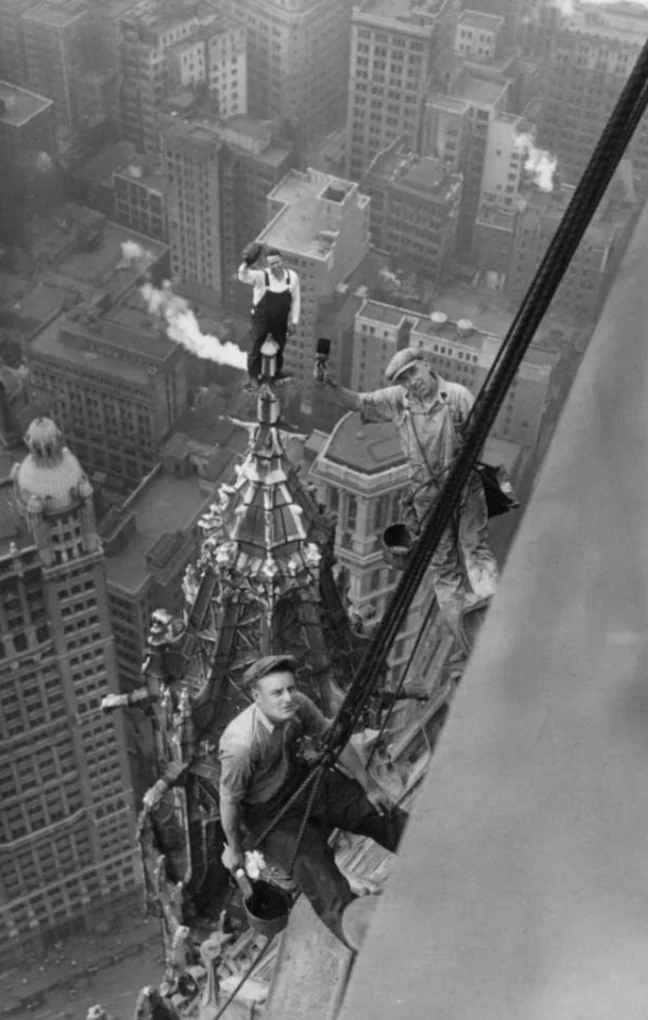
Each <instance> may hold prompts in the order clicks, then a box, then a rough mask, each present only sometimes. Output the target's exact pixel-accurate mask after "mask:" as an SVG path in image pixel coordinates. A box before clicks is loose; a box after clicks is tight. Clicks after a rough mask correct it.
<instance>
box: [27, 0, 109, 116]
mask: <svg viewBox="0 0 648 1020" xmlns="http://www.w3.org/2000/svg"><path fill="white" fill-rule="evenodd" d="M22 30H23V36H24V46H25V84H26V85H28V86H29V88H32V89H33V90H34V91H35V92H38V93H40V94H41V95H44V96H47V97H48V98H49V99H53V100H54V113H55V115H56V119H57V121H58V122H59V123H60V124H62V125H64V126H65V127H67V128H77V127H78V126H79V122H80V119H81V116H82V105H83V97H82V95H81V87H82V85H81V76H82V73H83V71H84V70H85V69H86V68H91V67H92V66H93V64H94V65H95V66H97V65H96V61H97V60H99V59H100V52H99V45H98V37H97V35H96V32H95V29H94V25H93V22H92V19H91V16H90V12H89V10H88V7H87V5H86V3H85V0H62V2H61V3H56V4H51V3H42V4H39V5H38V6H36V7H32V8H30V9H29V10H27V12H26V13H25V14H23V16H22Z"/></svg>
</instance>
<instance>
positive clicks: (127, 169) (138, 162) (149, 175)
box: [115, 153, 164, 193]
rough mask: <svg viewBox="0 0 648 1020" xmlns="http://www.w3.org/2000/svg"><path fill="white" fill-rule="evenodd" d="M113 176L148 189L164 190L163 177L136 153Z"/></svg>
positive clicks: (143, 157)
mask: <svg viewBox="0 0 648 1020" xmlns="http://www.w3.org/2000/svg"><path fill="white" fill-rule="evenodd" d="M115 177H119V178H120V179H121V180H125V181H132V182H133V183H135V184H139V185H141V187H143V188H147V189H148V190H149V191H159V192H160V193H163V192H164V177H163V176H162V174H161V173H159V172H158V171H157V170H156V169H155V168H154V167H153V166H152V165H151V163H150V161H149V160H147V159H146V157H145V156H141V155H139V154H138V153H136V154H135V155H134V156H133V159H131V160H130V161H129V162H128V164H127V165H126V166H123V167H121V169H119V170H118V171H117V172H116V174H115Z"/></svg>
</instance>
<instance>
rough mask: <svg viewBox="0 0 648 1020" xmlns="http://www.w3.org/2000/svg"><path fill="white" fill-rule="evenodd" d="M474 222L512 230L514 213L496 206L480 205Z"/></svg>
mask: <svg viewBox="0 0 648 1020" xmlns="http://www.w3.org/2000/svg"><path fill="white" fill-rule="evenodd" d="M475 222H476V223H482V224H486V225H487V226H489V227H500V228H502V229H504V230H511V231H512V230H513V228H514V226H515V213H514V212H507V211H506V210H505V209H498V208H497V206H492V205H482V206H480V207H479V212H478V213H477V219H476V221H475Z"/></svg>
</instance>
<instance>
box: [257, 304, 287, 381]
mask: <svg viewBox="0 0 648 1020" xmlns="http://www.w3.org/2000/svg"><path fill="white" fill-rule="evenodd" d="M287 332H288V316H287V315H285V316H284V315H281V314H280V315H268V314H267V313H264V312H263V311H261V312H257V311H256V309H255V311H254V312H253V313H252V326H251V329H250V339H251V347H250V352H249V354H248V374H249V376H250V379H258V378H259V377H260V375H261V363H262V359H261V348H262V346H263V344H264V342H265V340H266V337H267V336H271V337H272V339H273V340H274V341H275V342H276V344H277V346H278V347H279V350H278V351H277V358H276V371H277V375H279V374H280V373H281V370H282V369H283V360H284V359H283V352H284V347H285V346H286V339H287Z"/></svg>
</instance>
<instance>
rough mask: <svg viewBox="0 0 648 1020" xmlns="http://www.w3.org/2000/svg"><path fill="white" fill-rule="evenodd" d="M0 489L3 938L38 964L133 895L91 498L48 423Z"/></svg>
mask: <svg viewBox="0 0 648 1020" xmlns="http://www.w3.org/2000/svg"><path fill="white" fill-rule="evenodd" d="M26 442H27V446H28V449H29V453H28V455H27V457H26V458H25V459H24V460H23V462H22V463H21V464H20V465H16V466H15V468H14V471H13V486H12V485H11V483H7V482H5V483H4V484H3V485H0V501H1V504H0V520H1V521H2V530H1V534H0V692H1V694H0V696H1V699H2V711H1V712H0V734H1V736H2V742H1V744H0V761H1V764H0V787H1V790H0V797H1V800H2V812H1V816H0V817H1V822H0V824H1V825H2V827H3V838H2V850H3V852H2V853H1V854H0V889H1V890H2V899H1V901H0V932H1V938H2V949H3V958H4V959H5V961H17V960H19V959H21V958H26V957H28V956H30V955H32V954H34V955H37V956H40V955H42V953H43V952H44V951H45V949H46V948H47V947H48V946H50V945H51V944H52V943H53V942H54V941H56V940H57V938H58V937H60V936H61V935H62V934H64V933H66V932H69V931H70V930H71V929H72V928H77V929H81V930H82V929H83V927H84V925H88V927H89V928H90V929H91V926H92V922H93V917H94V918H96V917H97V916H99V915H100V914H101V911H102V910H103V909H115V907H118V906H119V905H120V904H121V905H126V904H129V903H130V904H132V902H133V897H134V895H135V894H136V892H137V889H138V887H139V885H140V883H141V877H140V868H139V860H138V853H137V850H136V848H135V844H134V837H135V832H134V822H135V817H134V811H133V798H132V792H131V788H130V786H131V784H130V778H129V769H128V762H127V757H126V749H125V742H124V734H123V728H122V724H121V721H120V720H119V719H116V718H114V717H106V716H104V715H102V713H101V711H100V708H99V705H100V701H101V698H102V696H103V695H104V694H107V693H117V691H118V687H117V670H116V665H115V650H114V643H113V637H112V632H111V629H110V623H109V617H108V604H107V595H106V578H105V563H104V557H103V553H102V550H101V543H100V542H99V539H98V537H97V531H96V526H95V520H94V510H93V499H92V487H91V485H90V483H89V481H88V479H87V477H86V476H85V474H84V472H83V470H82V468H81V466H80V465H79V462H78V460H77V459H76V457H75V456H74V455H73V453H72V452H71V451H70V450H69V449H68V448H67V447H66V446H64V444H63V439H62V436H61V433H60V432H59V430H58V429H57V428H56V426H55V425H54V423H53V422H52V421H50V420H49V419H45V418H41V419H37V420H36V421H34V422H32V424H31V425H30V427H29V429H28V431H27V436H26Z"/></svg>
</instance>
